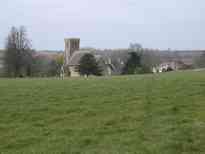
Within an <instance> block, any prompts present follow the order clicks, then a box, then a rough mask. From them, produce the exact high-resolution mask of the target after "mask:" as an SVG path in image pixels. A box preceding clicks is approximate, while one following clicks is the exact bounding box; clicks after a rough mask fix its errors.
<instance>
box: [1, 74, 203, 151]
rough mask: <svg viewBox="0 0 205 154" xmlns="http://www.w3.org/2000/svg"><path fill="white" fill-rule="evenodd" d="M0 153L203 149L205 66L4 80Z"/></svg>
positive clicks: (2, 84)
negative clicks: (119, 74)
mask: <svg viewBox="0 0 205 154" xmlns="http://www.w3.org/2000/svg"><path fill="white" fill-rule="evenodd" d="M0 153H2V154H4V153H12V154H13V153H19V154H22V153H25V154H30V153H32V154H38V153H39V154H44V153H45V154H46V153H48V154H51V153H56V154H58V153H59V154H64V153H65V154H67V153H68V154H69V153H76V154H81V153H83V154H94V153H95V154H132V153H136V154H204V153H205V72H179V73H167V74H166V73H165V74H161V75H139V76H123V77H110V78H108V77H102V78H90V79H66V80H58V79H10V80H9V79H0Z"/></svg>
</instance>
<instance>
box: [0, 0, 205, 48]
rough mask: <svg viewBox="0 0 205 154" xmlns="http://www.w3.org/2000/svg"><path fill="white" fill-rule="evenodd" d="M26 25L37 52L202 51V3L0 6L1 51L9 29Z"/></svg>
mask: <svg viewBox="0 0 205 154" xmlns="http://www.w3.org/2000/svg"><path fill="white" fill-rule="evenodd" d="M19 25H24V26H26V28H27V31H28V34H29V38H30V39H31V40H32V43H33V47H34V48H35V49H39V50H40V49H51V50H62V49H64V42H63V41H64V38H65V37H67V38H69V37H79V38H81V46H84V47H96V48H126V47H128V45H129V43H130V42H138V43H141V44H142V45H143V47H147V48H159V49H167V48H172V49H205V1H204V0H1V9H0V48H3V47H4V43H5V38H6V36H7V34H8V32H9V30H10V28H11V26H19Z"/></svg>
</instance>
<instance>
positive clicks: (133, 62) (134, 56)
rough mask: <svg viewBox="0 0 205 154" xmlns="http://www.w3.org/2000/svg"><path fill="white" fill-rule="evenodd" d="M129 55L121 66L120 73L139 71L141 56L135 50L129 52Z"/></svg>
mask: <svg viewBox="0 0 205 154" xmlns="http://www.w3.org/2000/svg"><path fill="white" fill-rule="evenodd" d="M129 54H130V57H129V59H128V60H127V63H126V64H125V67H124V68H123V72H122V74H135V73H137V72H140V71H141V56H140V54H139V53H137V52H130V53H129Z"/></svg>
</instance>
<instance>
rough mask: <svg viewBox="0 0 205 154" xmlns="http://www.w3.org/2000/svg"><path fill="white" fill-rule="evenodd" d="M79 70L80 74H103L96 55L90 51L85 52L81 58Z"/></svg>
mask: <svg viewBox="0 0 205 154" xmlns="http://www.w3.org/2000/svg"><path fill="white" fill-rule="evenodd" d="M77 70H78V71H79V73H80V75H86V76H89V75H97V76H100V75H102V70H101V68H100V66H99V65H98V62H97V61H96V59H95V57H94V56H93V55H92V54H90V53H87V54H85V55H84V56H83V57H82V58H81V59H80V62H79V66H78V67H77Z"/></svg>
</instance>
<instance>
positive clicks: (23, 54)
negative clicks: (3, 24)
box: [5, 26, 32, 77]
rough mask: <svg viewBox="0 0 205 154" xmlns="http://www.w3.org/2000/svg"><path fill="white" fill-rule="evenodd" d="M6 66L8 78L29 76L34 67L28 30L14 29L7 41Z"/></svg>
mask: <svg viewBox="0 0 205 154" xmlns="http://www.w3.org/2000/svg"><path fill="white" fill-rule="evenodd" d="M5 56H6V58H5V65H6V70H7V75H8V76H13V77H20V76H24V75H26V76H29V75H30V73H31V65H32V51H31V42H30V40H29V39H28V38H27V33H26V28H25V27H23V26H21V27H20V28H16V27H12V28H11V31H10V33H9V35H8V37H7V41H6V54H5Z"/></svg>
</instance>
